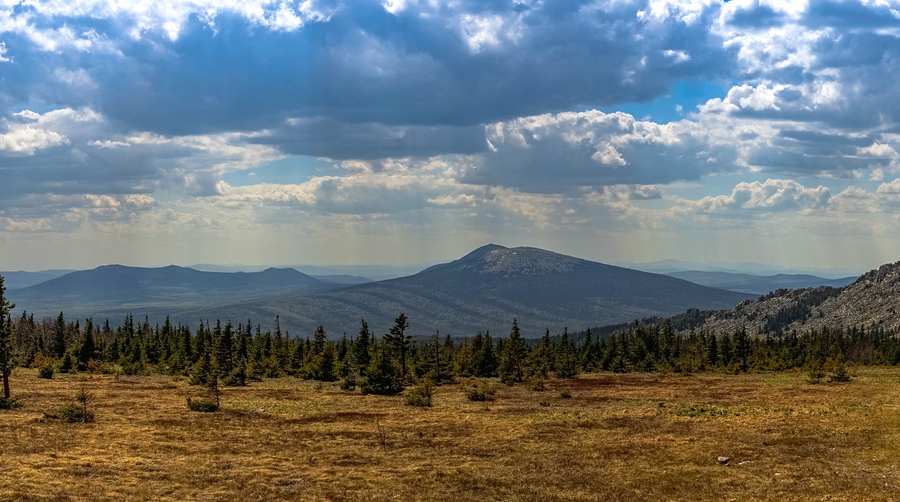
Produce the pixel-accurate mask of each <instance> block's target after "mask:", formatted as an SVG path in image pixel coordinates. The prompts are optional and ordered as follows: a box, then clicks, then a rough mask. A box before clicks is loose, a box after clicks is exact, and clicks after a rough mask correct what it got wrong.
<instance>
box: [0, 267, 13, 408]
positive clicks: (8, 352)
mask: <svg viewBox="0 0 900 502" xmlns="http://www.w3.org/2000/svg"><path fill="white" fill-rule="evenodd" d="M14 308H16V306H15V305H13V304H11V303H9V300H7V299H6V285H5V284H4V279H3V276H2V275H0V376H2V377H3V397H4V398H6V399H10V393H9V377H10V375H11V374H12V368H13V332H12V316H11V315H10V311H11V310H12V309H14Z"/></svg>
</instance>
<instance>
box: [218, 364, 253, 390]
mask: <svg viewBox="0 0 900 502" xmlns="http://www.w3.org/2000/svg"><path fill="white" fill-rule="evenodd" d="M222 383H223V384H225V386H226V387H244V386H245V385H247V366H246V365H245V364H243V363H241V364H238V365H237V366H236V367H235V368H234V370H232V371H231V374H230V375H228V376H227V377H225V379H224V380H223V381H222Z"/></svg>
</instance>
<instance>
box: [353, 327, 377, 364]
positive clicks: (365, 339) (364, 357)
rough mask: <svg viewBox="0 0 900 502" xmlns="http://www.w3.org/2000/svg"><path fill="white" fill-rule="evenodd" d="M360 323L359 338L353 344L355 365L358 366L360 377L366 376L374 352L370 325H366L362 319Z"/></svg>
mask: <svg viewBox="0 0 900 502" xmlns="http://www.w3.org/2000/svg"><path fill="white" fill-rule="evenodd" d="M360 323H361V325H360V328H359V336H358V337H357V338H356V342H354V344H353V363H354V364H355V365H356V371H357V372H359V374H360V375H365V373H366V367H367V366H369V361H370V354H371V351H372V347H371V340H372V335H371V334H370V333H369V325H368V324H366V320H365V319H361V320H360Z"/></svg>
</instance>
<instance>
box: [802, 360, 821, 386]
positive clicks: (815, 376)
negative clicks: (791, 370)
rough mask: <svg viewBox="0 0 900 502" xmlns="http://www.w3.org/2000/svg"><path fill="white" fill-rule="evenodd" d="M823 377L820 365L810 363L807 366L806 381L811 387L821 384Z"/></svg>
mask: <svg viewBox="0 0 900 502" xmlns="http://www.w3.org/2000/svg"><path fill="white" fill-rule="evenodd" d="M824 377H825V370H824V369H823V368H822V364H821V363H811V364H809V365H808V366H807V374H806V381H807V383H811V384H813V385H815V384H818V383H821V382H822V378H824Z"/></svg>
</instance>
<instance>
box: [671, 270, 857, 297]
mask: <svg viewBox="0 0 900 502" xmlns="http://www.w3.org/2000/svg"><path fill="white" fill-rule="evenodd" d="M666 275H668V276H672V277H677V278H679V279H684V280H686V281H691V282H693V283H695V284H701V285H703V286H709V287H711V288H719V289H727V290H728V291H737V292H740V293H749V294H755V295H764V294H767V293H770V292H772V291H776V290H779V289H798V288H812V287H819V286H831V287H834V288H840V287H844V286H846V285H848V284H851V283H853V281H855V280H856V276H853V277H843V278H840V279H825V278H823V277H816V276H814V275H809V274H775V275H769V276H759V275H751V274H737V273H731V272H703V271H699V270H690V271H686V272H670V273H667V274H666Z"/></svg>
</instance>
